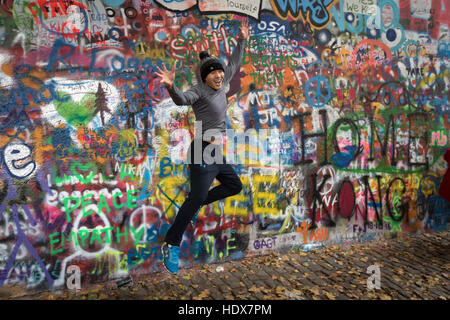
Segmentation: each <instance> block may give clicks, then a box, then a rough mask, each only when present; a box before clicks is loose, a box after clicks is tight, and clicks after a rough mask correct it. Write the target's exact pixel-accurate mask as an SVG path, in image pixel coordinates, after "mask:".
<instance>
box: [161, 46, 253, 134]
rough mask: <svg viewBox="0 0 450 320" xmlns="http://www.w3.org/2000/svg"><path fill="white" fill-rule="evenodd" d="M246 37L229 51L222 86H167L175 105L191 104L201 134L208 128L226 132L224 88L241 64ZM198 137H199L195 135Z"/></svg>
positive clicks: (200, 84) (200, 82)
mask: <svg viewBox="0 0 450 320" xmlns="http://www.w3.org/2000/svg"><path fill="white" fill-rule="evenodd" d="M246 44H247V40H246V39H239V40H238V45H237V46H236V47H235V48H234V49H233V52H232V53H231V56H230V59H229V62H228V65H227V66H226V67H224V70H225V75H224V79H223V84H222V88H220V89H219V90H215V89H213V88H211V87H210V86H208V85H206V84H204V83H203V82H202V81H201V80H200V81H199V83H198V84H197V85H195V86H193V87H192V88H190V89H189V90H187V91H185V92H181V91H180V90H179V89H178V88H177V87H176V86H175V85H172V88H168V91H169V94H170V97H171V98H172V100H173V102H174V103H175V104H176V105H179V106H182V105H183V106H184V105H191V106H192V109H193V110H194V114H195V120H196V121H201V122H202V134H203V133H204V132H205V131H206V130H209V129H216V130H219V131H220V132H221V133H222V135H223V136H225V133H226V112H227V97H226V92H225V88H227V87H228V84H229V83H230V81H231V79H232V78H233V75H234V74H235V72H236V71H237V70H238V69H239V66H240V65H241V61H242V57H243V55H244V49H245V46H246ZM196 138H199V137H196Z"/></svg>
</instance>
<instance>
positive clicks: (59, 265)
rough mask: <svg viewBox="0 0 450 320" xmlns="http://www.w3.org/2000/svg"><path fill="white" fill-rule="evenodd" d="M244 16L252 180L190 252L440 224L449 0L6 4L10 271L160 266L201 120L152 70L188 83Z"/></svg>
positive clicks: (2, 63)
mask: <svg viewBox="0 0 450 320" xmlns="http://www.w3.org/2000/svg"><path fill="white" fill-rule="evenodd" d="M247 18H248V20H249V24H250V38H249V40H248V43H247V47H246V52H245V54H244V57H243V60H242V65H241V69H240V71H239V72H238V73H237V74H236V75H235V77H234V78H233V80H232V81H231V83H230V87H229V91H228V100H229V109H228V118H227V119H228V120H227V121H228V122H227V127H228V128H229V129H230V131H232V132H234V135H235V137H237V138H236V139H235V140H234V139H233V141H236V145H235V152H234V156H235V158H236V159H237V161H236V162H235V165H234V168H235V170H236V171H237V172H238V174H239V175H240V177H241V179H242V182H243V185H244V188H243V190H242V192H241V193H240V194H238V195H236V196H233V197H231V198H227V199H226V200H224V201H219V202H216V203H213V204H211V205H207V206H205V207H203V208H202V209H201V211H200V212H199V215H198V218H197V221H196V223H195V226H194V227H192V226H189V227H188V229H187V231H186V232H185V234H184V238H183V242H182V245H181V264H182V266H192V265H195V264H200V263H212V262H218V261H222V260H228V259H242V258H244V257H245V256H249V255H256V254H263V253H266V252H270V251H271V250H276V249H280V248H285V247H296V246H304V247H305V248H306V247H307V245H310V244H314V245H315V244H318V245H329V244H333V243H345V242H360V241H367V240H370V239H379V238H382V237H386V236H388V235H389V234H392V233H395V232H416V231H419V232H429V231H439V230H442V229H444V228H446V224H447V219H448V218H447V217H448V212H449V211H450V210H449V209H450V208H449V205H448V203H447V202H446V201H445V200H444V199H443V198H441V197H440V196H439V195H438V194H437V190H438V188H439V185H440V182H441V179H442V176H443V174H444V172H445V171H446V169H447V164H446V162H445V161H444V160H443V157H442V155H443V153H444V152H445V151H446V149H447V148H448V147H449V141H448V132H449V131H448V130H449V129H450V122H449V119H448V116H449V102H448V100H449V85H450V83H449V75H448V73H449V70H448V66H449V62H448V61H449V60H448V59H449V55H450V49H449V45H450V41H449V40H450V37H449V24H450V1H449V0H427V1H416V0H344V1H334V0H259V1H258V0H256V1H249V0H226V1H225V0H224V1H213V0H211V1H206V0H174V1H173V0H170V1H169V0H154V1H152V0H150V1H149V0H147V1H141V0H78V1H74V0H15V1H13V0H2V1H1V2H0V105H1V111H0V121H1V122H0V127H1V128H0V148H1V149H0V150H1V152H0V157H1V173H0V174H1V177H0V199H1V201H0V270H1V271H0V286H6V285H20V286H25V287H26V288H27V290H30V291H32V290H38V289H40V290H42V289H43V290H46V289H53V288H61V287H66V286H68V284H69V283H72V282H73V281H72V280H73V279H74V278H76V279H78V280H79V283H78V286H80V285H81V286H87V285H88V284H90V283H95V282H102V281H108V280H111V279H117V278H120V277H124V276H127V275H134V274H146V273H150V274H151V273H152V272H156V271H159V270H161V266H160V263H159V261H160V259H161V252H160V245H161V241H162V239H163V237H164V235H165V233H166V232H167V229H168V227H169V226H170V224H171V222H172V221H173V219H174V216H175V215H176V213H177V211H178V208H179V207H180V205H181V204H182V203H183V201H184V199H185V197H186V195H187V193H188V192H189V191H190V190H189V180H188V172H187V170H188V168H187V166H186V165H185V164H184V159H185V157H186V153H187V148H188V146H189V143H190V141H191V139H192V137H193V134H194V120H195V119H194V116H193V112H192V109H191V108H190V107H188V106H177V105H175V104H174V103H173V101H172V100H171V99H170V97H169V96H168V92H167V90H166V89H165V88H164V87H163V86H162V85H161V84H160V79H159V78H158V77H157V76H156V75H155V71H156V67H157V66H159V67H161V66H162V64H165V65H166V66H168V67H169V68H171V67H172V66H173V65H175V67H176V70H177V74H176V79H175V84H176V85H177V86H178V87H179V88H181V89H183V90H186V89H188V88H189V87H191V86H193V85H194V84H195V83H196V81H197V80H196V76H195V70H196V66H197V63H198V53H199V52H200V51H202V50H208V51H209V52H210V53H212V54H215V55H216V56H218V57H219V58H220V59H222V61H224V62H226V61H227V60H228V57H229V55H230V53H231V52H232V50H233V48H234V47H235V46H236V44H237V36H238V34H239V25H240V23H241V21H242V20H243V19H247ZM261 132H265V133H268V132H269V133H270V134H267V135H266V136H265V137H264V138H265V139H264V141H265V143H259V142H261V134H260V133H261ZM255 136H258V137H259V140H258V141H259V142H258V143H256V144H251V143H246V142H245V141H247V140H245V139H249V140H251V139H252V138H253V137H255ZM240 137H244V139H240ZM261 149H264V150H262V151H264V154H265V156H264V157H260V156H259V155H260V154H261V152H260V151H261ZM150 276H151V275H150ZM71 281H72V282H71ZM72 285H73V283H72Z"/></svg>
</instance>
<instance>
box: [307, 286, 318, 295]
mask: <svg viewBox="0 0 450 320" xmlns="http://www.w3.org/2000/svg"><path fill="white" fill-rule="evenodd" d="M309 291H311V292H312V293H313V294H315V295H316V296H318V295H320V288H319V287H318V286H314V287H312V288H311V289H309Z"/></svg>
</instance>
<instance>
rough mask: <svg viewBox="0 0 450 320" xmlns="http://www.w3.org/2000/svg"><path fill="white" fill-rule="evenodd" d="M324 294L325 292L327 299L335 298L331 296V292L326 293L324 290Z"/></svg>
mask: <svg viewBox="0 0 450 320" xmlns="http://www.w3.org/2000/svg"><path fill="white" fill-rule="evenodd" d="M324 292H325V295H326V296H327V298H328V299H330V300H336V296H335V295H334V294H332V293H331V292H327V291H325V290H324Z"/></svg>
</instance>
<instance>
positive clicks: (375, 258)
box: [2, 231, 450, 300]
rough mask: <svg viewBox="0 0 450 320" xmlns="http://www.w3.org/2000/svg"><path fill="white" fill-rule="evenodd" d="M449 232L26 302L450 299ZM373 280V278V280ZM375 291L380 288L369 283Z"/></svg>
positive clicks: (278, 256) (277, 256) (297, 253)
mask: <svg viewBox="0 0 450 320" xmlns="http://www.w3.org/2000/svg"><path fill="white" fill-rule="evenodd" d="M449 252H450V241H449V232H448V231H445V232H440V233H432V234H425V233H421V234H399V235H398V236H397V237H395V238H392V239H384V240H376V241H371V242H365V243H358V244H351V245H350V244H347V245H335V246H328V247H323V248H320V249H317V250H314V251H309V252H303V251H301V250H293V251H290V252H289V253H280V252H275V253H272V254H269V255H265V256H258V257H251V258H246V259H243V260H240V261H229V262H225V263H219V264H211V265H202V266H196V267H193V268H190V269H182V270H181V271H180V273H179V274H178V275H176V276H175V275H170V274H168V273H156V274H155V273H153V274H150V275H146V276H141V277H139V278H134V279H133V283H132V284H130V285H128V286H122V287H119V288H117V286H107V285H104V284H103V285H102V284H99V285H96V286H95V287H92V288H90V289H88V290H82V291H80V292H77V293H75V292H69V291H66V292H60V293H59V294H57V292H44V293H40V294H35V295H33V296H22V297H9V298H8V297H5V296H4V295H3V297H2V299H28V300H31V299H33V300H35V299H37V300H53V299H64V300H75V299H76V300H97V299H100V300H103V299H120V300H146V299H168V300H171V299H189V300H191V299H192V300H204V299H214V300H218V299H227V300H228V299H229V300H241V299H245V300H247V299H248V300H253V299H258V300H263V299H272V300H277V299H280V300H281V299H283V300H286V299H287V300H309V299H311V300H328V299H342V300H347V299H365V300H372V299H383V300H391V299H394V300H395V299H400V300H403V299H427V300H428V299H438V300H440V299H442V300H448V299H450V286H449V283H450V282H449V276H450V271H449V268H450V255H449ZM371 265H376V266H378V267H379V268H380V269H379V270H380V283H379V284H380V288H379V289H377V288H376V287H375V288H374V289H373V290H369V289H368V284H367V283H368V278H369V277H371V276H373V274H372V273H368V268H369V266H371ZM372 279H373V278H372ZM370 283H373V284H375V286H376V282H375V281H372V280H370Z"/></svg>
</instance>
